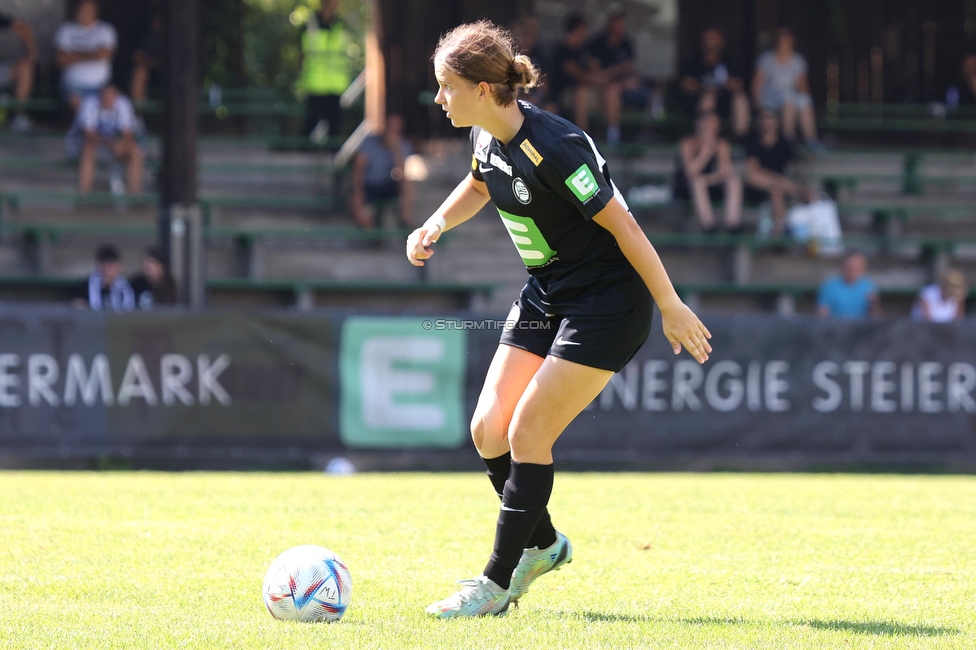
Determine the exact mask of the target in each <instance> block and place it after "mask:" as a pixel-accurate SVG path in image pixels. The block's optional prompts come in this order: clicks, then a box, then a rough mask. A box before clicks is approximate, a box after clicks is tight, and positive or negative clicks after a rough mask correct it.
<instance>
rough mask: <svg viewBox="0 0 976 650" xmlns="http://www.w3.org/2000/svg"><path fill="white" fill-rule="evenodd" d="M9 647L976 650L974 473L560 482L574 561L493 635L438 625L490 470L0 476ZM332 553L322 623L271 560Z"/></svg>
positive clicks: (574, 478) (491, 510)
mask: <svg viewBox="0 0 976 650" xmlns="http://www.w3.org/2000/svg"><path fill="white" fill-rule="evenodd" d="M0 495H2V497H0V647H4V648H6V647H13V648H74V647H88V648H150V647H152V648H156V647H160V648H167V647H180V648H197V647H204V648H350V647H369V648H400V647H441V648H469V647H485V648H512V649H517V648H594V647H602V648H623V647H648V648H802V649H807V648H974V647H976V583H974V572H976V478H972V477H951V476H910V477H905V476H846V475H799V476H794V475H751V474H728V475H723V474H707V475H696V474H651V475H635V474H557V476H556V488H555V492H554V495H553V499H552V513H553V520H554V522H555V523H556V525H557V527H559V528H560V529H561V530H563V531H564V532H566V533H567V534H568V535H569V536H570V538H571V539H572V541H573V543H574V547H575V559H574V561H573V563H572V564H571V565H569V566H568V567H566V568H565V569H563V570H562V571H559V572H557V573H553V574H551V575H547V576H544V577H543V578H541V579H540V580H539V581H538V582H537V583H536V584H535V586H534V587H533V588H532V591H531V592H530V593H529V594H528V595H527V596H526V597H525V598H524V599H523V601H522V605H521V607H519V608H518V609H516V610H513V611H512V612H510V614H509V615H508V616H507V617H505V618H502V619H478V620H471V621H447V622H442V621H432V620H427V619H426V618H425V616H424V613H423V608H424V607H425V606H426V605H427V604H428V603H430V602H432V601H434V600H438V599H440V598H442V597H444V596H446V595H447V594H448V593H450V592H451V591H452V590H453V588H454V580H457V579H459V578H466V577H470V576H472V575H475V574H477V573H478V572H479V571H480V570H481V568H482V567H483V565H484V561H485V559H486V557H487V553H488V551H489V550H490V546H491V539H492V535H493V533H494V516H495V512H496V511H497V501H496V500H495V498H494V495H493V493H492V491H491V489H490V487H489V484H488V481H487V479H486V478H485V477H484V476H482V475H456V474H439V475H432V474H399V475H368V474H363V475H357V476H350V477H329V476H324V475H318V474H155V473H102V474H93V473H33V472H25V473H21V472H9V473H0ZM305 543H317V544H322V545H324V546H327V547H329V548H331V549H332V550H334V551H336V552H337V553H339V554H340V555H341V556H342V558H343V559H344V560H345V561H346V563H347V564H348V565H349V567H350V570H351V571H352V576H353V585H354V589H353V600H352V605H351V607H350V609H349V610H348V612H347V613H346V616H345V618H343V620H342V621H340V622H339V623H337V624H333V625H324V624H323V625H315V624H298V623H281V622H278V621H275V620H273V619H272V618H271V617H270V616H269V615H268V612H267V611H266V610H265V609H264V606H263V604H262V602H261V584H262V580H263V576H264V572H265V570H266V568H267V566H268V564H269V563H270V562H271V560H272V559H273V558H274V557H275V556H276V555H277V554H278V553H280V552H281V551H283V550H285V549H287V548H289V547H291V546H293V545H297V544H305Z"/></svg>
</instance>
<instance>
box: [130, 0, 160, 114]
mask: <svg viewBox="0 0 976 650" xmlns="http://www.w3.org/2000/svg"><path fill="white" fill-rule="evenodd" d="M163 38H164V33H163V17H162V15H160V14H155V15H154V16H153V18H152V27H151V29H150V30H149V33H147V34H146V35H145V36H143V37H142V42H141V43H139V48H138V49H136V51H135V52H133V53H132V84H131V87H130V89H129V94H130V96H131V97H132V101H133V102H135V103H136V104H140V103H142V102H144V101H146V99H148V97H149V87H150V86H158V85H159V79H158V77H159V74H158V72H159V65H160V63H161V62H162V59H163V48H164V45H165V44H164V43H163Z"/></svg>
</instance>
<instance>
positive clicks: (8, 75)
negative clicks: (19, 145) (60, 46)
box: [0, 13, 37, 133]
mask: <svg viewBox="0 0 976 650" xmlns="http://www.w3.org/2000/svg"><path fill="white" fill-rule="evenodd" d="M36 63H37V41H36V40H34V30H32V29H31V26H30V25H28V24H27V23H25V22H24V21H22V20H17V19H16V18H12V17H11V16H8V15H6V14H2V13H0V89H6V88H9V87H10V86H13V89H14V100H15V101H16V104H15V109H14V110H15V111H16V112H17V115H16V116H15V117H14V119H13V121H11V123H10V130H11V131H13V132H14V133H28V132H30V130H31V127H32V124H31V121H30V118H29V117H27V100H28V99H30V94H31V90H33V88H34V65H35V64H36Z"/></svg>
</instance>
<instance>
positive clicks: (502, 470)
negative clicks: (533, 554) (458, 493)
mask: <svg viewBox="0 0 976 650" xmlns="http://www.w3.org/2000/svg"><path fill="white" fill-rule="evenodd" d="M482 460H483V461H485V465H486V466H487V467H488V480H489V481H491V485H492V487H494V488H495V494H497V495H498V498H499V499H501V498H502V493H503V492H504V491H505V481H507V480H508V476H509V474H511V473H512V454H511V452H507V451H506V452H505V453H504V454H502V455H501V456H498V457H497V458H482ZM555 543H556V529H555V528H553V526H552V519H551V518H550V517H549V509H548V508H546V509H545V510H543V511H542V516H541V517H540V518H539V523H538V524H536V527H535V530H534V531H533V532H532V536H531V537H529V541H528V542H527V543H526V545H525V548H536V547H538V548H549V547H550V546H552V545H553V544H555Z"/></svg>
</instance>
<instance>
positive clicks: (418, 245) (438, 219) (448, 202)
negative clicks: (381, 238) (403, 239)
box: [407, 173, 489, 266]
mask: <svg viewBox="0 0 976 650" xmlns="http://www.w3.org/2000/svg"><path fill="white" fill-rule="evenodd" d="M488 199H489V196H488V186H487V185H485V184H484V183H483V182H482V181H479V180H477V179H476V178H475V177H474V176H473V175H472V174H470V173H469V174H468V175H467V176H466V177H465V178H464V180H463V181H461V182H460V183H458V186H457V187H455V188H454V191H453V192H451V194H450V196H448V197H447V199H445V200H444V202H443V203H441V206H440V207H439V208H437V210H436V211H434V214H432V215H431V216H430V218H429V219H427V221H426V222H424V225H422V226H421V227H420V228H417V229H416V230H414V231H413V232H412V233H410V236H409V237H407V259H408V260H409V261H410V263H411V264H413V265H414V266H423V265H424V262H423V261H424V260H426V259H428V258H430V256H431V255H433V254H434V251H433V249H431V248H430V245H431V244H433V243H434V242H436V241H437V240H438V239H440V236H441V234H442V233H444V232H445V231H447V230H450V229H451V228H454V227H455V226H458V225H460V224H462V223H464V222H465V221H467V220H468V219H470V218H471V217H473V216H474V215H476V214H477V213H478V211H479V210H481V208H483V207H485V204H486V203H488Z"/></svg>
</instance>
